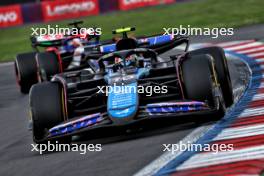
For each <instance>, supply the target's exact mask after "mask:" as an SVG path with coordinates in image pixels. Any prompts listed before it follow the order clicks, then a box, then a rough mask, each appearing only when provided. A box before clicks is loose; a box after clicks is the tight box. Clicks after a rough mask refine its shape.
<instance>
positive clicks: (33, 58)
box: [15, 21, 99, 93]
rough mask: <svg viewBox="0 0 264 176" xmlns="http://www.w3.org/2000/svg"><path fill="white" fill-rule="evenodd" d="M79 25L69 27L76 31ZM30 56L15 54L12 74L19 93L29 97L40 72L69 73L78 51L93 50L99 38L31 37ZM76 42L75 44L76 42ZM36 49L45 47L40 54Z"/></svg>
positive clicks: (77, 36) (82, 36) (68, 36)
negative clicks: (80, 49)
mask: <svg viewBox="0 0 264 176" xmlns="http://www.w3.org/2000/svg"><path fill="white" fill-rule="evenodd" d="M81 23H82V21H77V22H73V23H70V24H69V25H71V26H74V28H76V29H81V28H80V27H79V26H78V25H79V24H81ZM30 39H31V45H32V48H33V50H34V51H33V52H28V53H22V54H18V55H17V56H16V59H15V74H16V78H17V83H18V85H19V87H20V91H21V92H22V93H28V92H29V89H30V88H31V86H32V85H33V84H35V83H37V82H39V81H41V80H42V79H43V78H42V75H41V69H44V70H45V71H46V72H47V74H50V75H53V74H56V73H60V72H64V71H65V70H67V69H68V67H69V64H70V62H71V61H72V59H73V55H74V52H75V51H76V49H77V48H78V47H80V45H81V46H86V47H93V46H96V45H98V44H99V36H98V35H85V36H84V35H82V34H75V35H73V34H71V33H69V34H67V35H43V36H32V37H31V38H30ZM75 40H77V42H76V41H75ZM39 47H44V48H45V51H44V52H43V51H42V52H41V50H40V49H39Z"/></svg>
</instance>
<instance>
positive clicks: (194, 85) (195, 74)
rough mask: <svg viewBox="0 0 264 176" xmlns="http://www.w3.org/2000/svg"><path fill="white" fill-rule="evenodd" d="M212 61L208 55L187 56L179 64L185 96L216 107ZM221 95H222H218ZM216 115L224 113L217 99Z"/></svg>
mask: <svg viewBox="0 0 264 176" xmlns="http://www.w3.org/2000/svg"><path fill="white" fill-rule="evenodd" d="M213 66H214V65H213V62H212V59H211V57H210V56H208V55H195V56H189V57H188V58H186V60H184V61H183V63H182V65H181V70H182V81H183V85H184V93H185V98H186V99H189V100H197V101H202V102H207V103H208V105H209V106H210V107H216V104H215V97H214V88H215V87H214V86H215V85H217V84H216V83H215V81H216V80H217V78H215V77H216V75H215V74H214V73H213V70H214V68H213ZM220 96H222V95H220ZM219 103H220V107H219V111H218V114H217V115H216V116H217V117H216V118H218V117H220V116H223V115H224V109H225V108H224V106H223V105H222V103H221V101H219Z"/></svg>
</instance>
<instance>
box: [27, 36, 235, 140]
mask: <svg viewBox="0 0 264 176" xmlns="http://www.w3.org/2000/svg"><path fill="white" fill-rule="evenodd" d="M119 42H120V43H117V45H116V48H117V51H115V52H112V53H109V54H106V55H104V56H102V57H100V58H99V60H98V67H99V69H98V70H96V71H95V73H90V72H86V70H79V71H75V72H71V73H62V74H58V75H55V76H54V77H53V78H52V80H51V82H44V83H41V84H36V85H34V86H33V87H32V89H31V91H30V111H31V116H32V122H33V130H32V132H33V140H34V141H35V142H36V143H43V142H47V141H53V140H56V141H60V140H62V141H65V140H66V139H67V140H66V141H68V140H71V136H72V135H77V134H80V133H82V132H89V131H90V130H94V129H100V128H103V127H114V128H115V127H120V126H122V127H126V126H129V125H131V124H136V123H137V122H140V121H149V120H151V119H154V118H155V119H157V118H160V119H164V120H165V119H168V118H184V117H185V116H196V115H205V114H207V115H211V116H212V117H219V116H222V115H223V114H224V113H225V110H226V107H229V106H231V105H232V103H233V93H232V86H231V81H230V75H229V70H228V65H227V61H226V57H225V54H224V51H223V49H222V48H219V47H209V48H203V49H198V50H195V51H190V52H189V51H187V49H188V42H189V40H188V38H186V37H177V38H174V39H172V37H171V40H170V41H169V42H166V43H163V45H160V46H159V47H155V48H154V49H150V48H138V47H137V46H138V45H137V44H138V42H137V41H136V40H135V39H133V38H125V39H121V40H120V41H119ZM183 43H187V45H186V50H185V52H183V53H180V54H177V55H172V56H170V57H169V58H160V57H159V56H158V55H159V54H160V53H163V52H165V51H168V50H169V49H172V48H174V47H175V46H178V45H180V44H183ZM119 44H122V45H119ZM119 47H120V48H119ZM92 67H93V66H91V68H92ZM164 86H165V87H166V90H165V91H160V92H157V91H154V92H153V94H152V96H149V95H148V94H147V91H146V90H147V89H148V88H150V87H155V88H154V89H156V90H163V88H164ZM106 129H107V128H106ZM90 132H91V131H90Z"/></svg>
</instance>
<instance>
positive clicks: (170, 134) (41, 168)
mask: <svg viewBox="0 0 264 176" xmlns="http://www.w3.org/2000/svg"><path fill="white" fill-rule="evenodd" d="M263 29H264V26H263V25H260V26H258V25H257V26H253V27H246V28H242V29H241V30H237V33H235V36H233V39H230V40H238V39H253V38H264V36H263V34H262V33H261V31H263ZM226 40H229V39H225V38H220V39H218V40H213V41H212V39H209V38H205V39H204V38H200V37H199V38H196V37H194V38H193V41H194V42H206V41H209V42H217V41H226ZM228 64H229V66H230V67H231V69H230V70H231V77H232V83H233V85H234V87H235V88H237V86H240V85H239V84H240V83H241V79H242V76H241V75H243V74H244V73H243V69H245V66H244V64H242V63H241V62H238V61H233V60H231V61H230V60H229V62H228ZM241 69H242V70H241ZM27 126H28V96H27V95H21V94H20V92H18V89H17V86H16V84H15V76H14V72H13V66H12V65H0V134H1V137H0V175H5V176H8V175H12V176H13V175H27V176H31V175H33V176H35V175H39V176H40V175H43V176H44V175H45V176H46V175H62V174H63V175H91V176H97V175H104V176H105V175H107V176H111V175H113V176H117V175H120V176H121V175H122V176H123V175H132V174H134V173H136V172H137V171H138V170H140V169H141V168H142V167H144V166H146V165H147V164H148V163H150V162H151V161H153V160H154V159H156V158H157V157H158V156H160V155H161V154H162V153H163V152H162V150H163V146H162V144H170V143H178V142H179V141H180V140H181V139H183V138H184V137H185V136H186V135H188V134H189V133H190V132H191V131H193V130H194V129H195V128H197V125H196V124H192V123H189V124H186V125H179V124H178V125H174V126H171V127H168V128H162V129H155V130H153V132H136V133H133V134H125V135H122V136H114V137H112V138H110V140H109V139H108V138H107V139H102V140H99V141H91V142H93V143H103V145H102V148H103V151H101V152H88V153H87V154H85V155H80V154H79V152H57V153H48V154H45V155H39V154H38V153H36V152H31V143H32V136H31V132H29V131H28V129H27ZM106 141H107V142H106ZM82 142H86V143H89V142H90V141H82Z"/></svg>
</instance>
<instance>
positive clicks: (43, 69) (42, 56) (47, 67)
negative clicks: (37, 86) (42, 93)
mask: <svg viewBox="0 0 264 176" xmlns="http://www.w3.org/2000/svg"><path fill="white" fill-rule="evenodd" d="M36 60H37V67H38V79H39V82H43V81H50V79H51V78H52V76H53V75H55V74H57V73H60V62H59V59H58V56H57V55H56V54H55V53H54V52H42V53H37V55H36Z"/></svg>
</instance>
